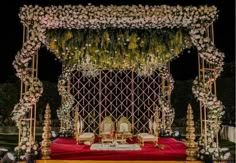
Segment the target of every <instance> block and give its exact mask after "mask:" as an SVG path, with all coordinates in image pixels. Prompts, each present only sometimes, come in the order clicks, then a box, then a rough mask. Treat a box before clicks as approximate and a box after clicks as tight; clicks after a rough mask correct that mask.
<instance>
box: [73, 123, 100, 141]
mask: <svg viewBox="0 0 236 163" xmlns="http://www.w3.org/2000/svg"><path fill="white" fill-rule="evenodd" d="M75 127H76V132H77V136H76V143H77V144H79V143H81V142H83V143H84V144H87V145H91V144H93V142H94V139H95V134H94V133H92V132H83V127H84V122H83V120H82V119H80V120H79V119H78V121H77V122H76V124H75Z"/></svg>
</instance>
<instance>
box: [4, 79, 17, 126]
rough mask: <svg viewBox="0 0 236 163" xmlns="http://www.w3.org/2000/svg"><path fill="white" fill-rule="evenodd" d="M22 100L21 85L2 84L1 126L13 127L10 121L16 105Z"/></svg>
mask: <svg viewBox="0 0 236 163" xmlns="http://www.w3.org/2000/svg"><path fill="white" fill-rule="evenodd" d="M19 98H20V84H19V82H16V83H1V84H0V115H1V116H2V118H1V119H0V126H1V125H3V126H6V125H13V122H12V121H11V119H10V116H11V112H12V110H13V108H14V105H15V104H16V103H17V102H18V101H19Z"/></svg>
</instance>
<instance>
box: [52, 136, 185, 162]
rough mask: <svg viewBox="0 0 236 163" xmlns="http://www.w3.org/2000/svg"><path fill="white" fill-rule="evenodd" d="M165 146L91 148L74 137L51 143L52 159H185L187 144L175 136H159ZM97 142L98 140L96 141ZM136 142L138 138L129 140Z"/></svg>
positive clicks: (129, 142) (160, 142)
mask: <svg viewBox="0 0 236 163" xmlns="http://www.w3.org/2000/svg"><path fill="white" fill-rule="evenodd" d="M96 141H98V140H96ZM158 141H159V144H161V145H163V146H164V148H163V149H160V148H155V147H154V144H153V143H145V144H144V146H142V147H141V150H91V149H90V145H84V144H78V145H77V144H76V141H75V139H73V138H57V139H55V140H54V141H53V142H52V144H51V159H52V160H113V161H116V160H118V161H122V160H124V161H125V160H126V161H127V160H139V161H142V160H143V161H148V160H150V161H184V160H186V146H185V144H184V143H183V142H181V141H178V140H175V139H173V138H159V140H158ZM96 143H97V142H96ZM127 143H128V144H136V143H137V139H136V138H133V139H131V140H127Z"/></svg>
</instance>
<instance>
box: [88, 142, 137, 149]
mask: <svg viewBox="0 0 236 163" xmlns="http://www.w3.org/2000/svg"><path fill="white" fill-rule="evenodd" d="M90 150H98V151H102V150H105V151H121V150H125V151H127V150H128V151H139V150H141V148H140V145H139V144H115V145H114V144H100V143H95V144H92V145H91V147H90Z"/></svg>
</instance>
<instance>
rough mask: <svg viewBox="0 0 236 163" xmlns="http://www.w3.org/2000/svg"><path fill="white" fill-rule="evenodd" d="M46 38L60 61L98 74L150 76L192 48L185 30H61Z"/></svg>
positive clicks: (52, 32) (51, 33)
mask: <svg viewBox="0 0 236 163" xmlns="http://www.w3.org/2000/svg"><path fill="white" fill-rule="evenodd" d="M46 35H47V42H46V46H47V48H48V49H49V50H50V51H52V52H53V53H54V54H55V55H56V57H57V58H58V59H60V60H61V61H62V62H64V63H65V64H69V65H74V64H78V65H82V66H81V68H84V69H85V70H86V69H89V70H90V72H92V69H93V71H95V73H96V71H97V70H98V69H102V70H110V69H113V70H114V69H116V70H133V71H135V72H137V73H138V74H139V75H142V76H148V75H151V74H152V73H153V72H154V71H155V70H156V69H157V68H158V67H159V65H165V64H166V63H167V62H168V61H170V60H172V59H173V58H176V57H178V55H179V54H180V53H181V51H183V49H186V48H189V47H191V46H192V44H191V41H190V38H189V34H188V31H187V30H186V29H185V30H184V29H171V30H170V29H169V30H154V29H152V30H144V29H142V30H138V29H135V30H127V29H104V30H91V29H84V30H64V29H58V30H49V31H47V33H46ZM84 64H87V65H88V66H86V67H83V66H84ZM89 65H90V66H89ZM86 75H89V74H86Z"/></svg>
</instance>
